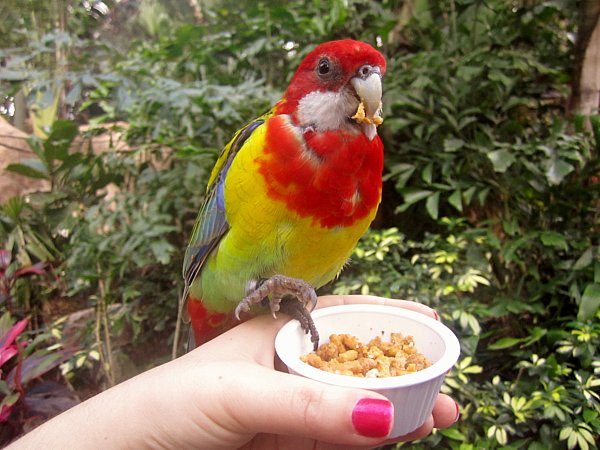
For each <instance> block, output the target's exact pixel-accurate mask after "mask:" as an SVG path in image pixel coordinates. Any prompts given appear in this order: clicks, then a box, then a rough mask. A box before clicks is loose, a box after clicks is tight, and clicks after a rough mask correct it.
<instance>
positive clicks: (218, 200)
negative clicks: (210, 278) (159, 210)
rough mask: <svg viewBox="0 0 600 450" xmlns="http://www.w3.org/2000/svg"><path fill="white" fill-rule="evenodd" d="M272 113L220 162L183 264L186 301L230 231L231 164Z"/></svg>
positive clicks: (238, 138)
mask: <svg viewBox="0 0 600 450" xmlns="http://www.w3.org/2000/svg"><path fill="white" fill-rule="evenodd" d="M269 114H270V113H268V114H266V115H264V116H261V117H259V118H258V119H256V120H254V121H253V122H250V123H249V124H248V125H246V126H245V127H244V128H242V129H240V130H239V131H238V132H237V133H236V134H235V136H234V137H233V139H232V140H231V141H230V142H229V143H228V144H227V145H226V146H225V148H224V149H223V151H222V152H221V155H220V156H219V159H218V160H217V163H216V165H215V167H214V169H213V171H212V174H211V177H210V180H209V184H208V188H207V193H206V197H205V199H204V202H203V204H202V207H201V208H200V212H199V213H198V217H197V218H196V223H195V225H194V230H193V231H192V237H191V238H190V243H189V245H188V247H187V249H186V251H185V257H184V262H183V278H184V281H185V291H184V295H183V299H184V300H185V299H186V297H187V293H188V290H189V287H190V285H191V284H192V283H193V281H194V279H195V278H196V276H197V275H198V273H200V270H201V269H202V265H203V264H204V262H205V261H206V258H207V257H208V255H210V253H211V252H212V251H213V250H214V248H215V247H216V246H217V245H218V243H219V242H220V241H221V239H222V238H223V236H224V235H225V233H227V230H228V229H229V224H228V223H227V218H226V215H225V198H224V185H225V178H226V176H227V171H228V170H229V167H230V166H231V162H232V161H233V159H234V158H235V155H236V154H237V153H238V152H239V151H240V149H241V148H242V147H243V145H244V143H245V142H246V141H247V140H248V138H249V137H250V136H251V135H252V133H253V132H254V130H256V128H258V127H259V126H260V125H262V124H263V123H264V122H265V120H266V116H268V115H269Z"/></svg>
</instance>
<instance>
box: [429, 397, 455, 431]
mask: <svg viewBox="0 0 600 450" xmlns="http://www.w3.org/2000/svg"><path fill="white" fill-rule="evenodd" d="M432 414H433V420H434V422H435V424H434V426H435V427H436V428H448V427H449V426H451V425H453V424H454V423H456V421H457V420H458V418H459V417H460V407H459V406H458V403H456V402H455V401H454V400H453V399H452V398H451V397H449V396H447V395H446V394H440V395H438V398H437V400H436V402H435V405H434V406H433V411H432Z"/></svg>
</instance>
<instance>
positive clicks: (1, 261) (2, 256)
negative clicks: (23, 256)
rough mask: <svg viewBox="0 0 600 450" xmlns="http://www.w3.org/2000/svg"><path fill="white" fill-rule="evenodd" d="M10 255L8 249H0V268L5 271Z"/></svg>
mask: <svg viewBox="0 0 600 450" xmlns="http://www.w3.org/2000/svg"><path fill="white" fill-rule="evenodd" d="M11 259H12V255H11V254H10V251H8V250H4V249H3V250H0V270H2V271H5V270H6V268H7V267H8V266H9V264H10V260H11Z"/></svg>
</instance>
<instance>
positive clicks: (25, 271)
mask: <svg viewBox="0 0 600 450" xmlns="http://www.w3.org/2000/svg"><path fill="white" fill-rule="evenodd" d="M45 274H46V263H36V264H34V265H32V266H27V267H23V268H21V269H19V270H16V271H15V273H14V275H13V277H14V278H19V277H22V276H24V275H45Z"/></svg>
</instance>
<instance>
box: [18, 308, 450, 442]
mask: <svg viewBox="0 0 600 450" xmlns="http://www.w3.org/2000/svg"><path fill="white" fill-rule="evenodd" d="M344 303H346V304H347V303H378V304H387V305H393V306H397V307H400V308H407V309H412V310H415V311H419V312H421V313H423V314H426V315H429V316H432V317H436V316H437V315H436V313H435V312H434V311H433V310H432V309H430V308H428V307H427V306H423V305H420V304H417V303H413V302H405V301H399V300H389V299H383V298H378V297H370V296H330V297H322V298H320V299H319V305H320V307H326V306H333V305H338V304H344ZM288 320H289V318H287V317H286V318H284V317H283V315H282V317H280V318H278V319H276V320H273V318H272V317H271V316H267V315H264V316H260V317H256V318H254V319H251V320H249V321H247V322H245V323H242V324H240V325H238V326H237V327H235V328H234V329H233V330H230V331H228V332H226V333H224V334H223V335H221V336H219V337H217V338H215V339H214V340H212V341H210V342H208V343H206V344H204V345H202V346H200V347H199V348H197V349H195V350H193V351H192V352H190V353H188V354H186V355H184V356H182V357H180V358H178V359H175V360H173V361H170V362H168V363H166V364H163V365H161V366H159V367H156V368H154V369H152V370H149V371H147V372H144V373H142V374H140V375H138V376H137V377H135V378H132V379H130V380H128V381H126V382H123V383H121V384H119V385H117V386H115V387H113V388H111V389H108V390H107V391H104V392H102V393H100V394H98V395H97V396H95V397H92V398H91V399H89V400H87V401H86V402H84V403H82V404H80V405H77V406H76V407H74V408H72V409H70V410H68V411H66V412H65V413H63V414H61V415H59V416H57V417H55V418H54V419H52V420H50V421H48V422H46V423H45V424H43V425H42V426H40V427H38V428H37V429H35V430H33V431H32V432H30V433H28V434H27V435H25V436H24V437H23V438H21V439H20V440H18V441H17V442H15V443H14V444H12V445H11V447H10V448H11V449H19V448H24V449H29V448H45V449H60V448H71V447H73V446H74V445H75V446H76V447H77V448H78V449H96V448H99V447H102V448H164V449H179V448H197V449H225V448H227V449H230V448H248V449H250V448H259V449H270V448H273V449H288V448H289V449H303V448H306V449H348V448H372V447H374V446H379V445H383V444H387V443H392V442H394V441H392V440H386V436H387V434H388V433H389V431H390V428H391V425H392V423H393V411H392V409H391V404H390V402H389V401H388V400H387V399H385V397H383V396H381V395H379V394H377V393H375V392H371V391H367V390H360V389H348V388H342V387H338V386H329V385H326V384H323V383H319V382H317V381H314V380H309V379H307V378H303V377H299V376H296V375H290V374H288V373H284V372H281V371H277V370H274V369H275V368H276V367H275V365H276V363H275V360H276V357H275V349H274V341H275V335H276V334H277V332H278V331H279V329H280V328H281V327H282V326H283V325H284V324H285V323H286V322H287V321H288ZM457 419H458V405H457V404H456V403H455V402H454V401H453V400H452V399H451V398H450V397H448V396H446V395H443V394H440V395H439V396H438V399H437V402H436V404H435V406H434V408H433V412H432V415H431V417H429V419H428V420H426V421H425V423H424V424H423V425H422V426H421V427H419V428H418V429H417V430H415V431H414V432H412V433H410V434H409V435H407V436H404V437H402V438H400V439H396V440H395V441H400V440H413V439H418V438H421V437H424V436H426V435H427V434H429V433H430V432H431V430H432V428H433V427H437V428H445V427H448V426H450V425H452V424H453V423H454V422H455V421H456V420H457Z"/></svg>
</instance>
